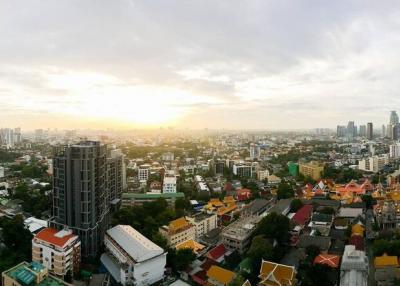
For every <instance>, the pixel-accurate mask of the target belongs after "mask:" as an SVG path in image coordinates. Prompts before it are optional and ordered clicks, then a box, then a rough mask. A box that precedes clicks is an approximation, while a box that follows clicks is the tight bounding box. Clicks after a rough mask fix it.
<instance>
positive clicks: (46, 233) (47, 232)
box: [35, 227, 75, 247]
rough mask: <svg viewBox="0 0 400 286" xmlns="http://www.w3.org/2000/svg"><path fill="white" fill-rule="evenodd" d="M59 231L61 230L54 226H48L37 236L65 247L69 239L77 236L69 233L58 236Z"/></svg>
mask: <svg viewBox="0 0 400 286" xmlns="http://www.w3.org/2000/svg"><path fill="white" fill-rule="evenodd" d="M57 232H59V231H58V230H56V229H54V228H50V227H48V228H45V229H43V230H41V231H39V232H38V233H37V234H36V236H35V238H36V239H40V240H43V241H46V242H48V243H51V244H54V245H56V246H59V247H64V245H65V244H66V243H67V242H68V240H70V239H71V238H73V237H74V236H75V235H74V234H69V235H66V236H63V237H57V236H55V234H56V233H57Z"/></svg>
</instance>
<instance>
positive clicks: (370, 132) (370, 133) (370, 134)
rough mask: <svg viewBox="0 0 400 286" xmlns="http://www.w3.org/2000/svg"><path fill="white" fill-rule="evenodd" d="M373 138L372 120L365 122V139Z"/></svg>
mask: <svg viewBox="0 0 400 286" xmlns="http://www.w3.org/2000/svg"><path fill="white" fill-rule="evenodd" d="M373 138H374V125H373V124H372V122H368V123H367V139H368V140H372V139H373Z"/></svg>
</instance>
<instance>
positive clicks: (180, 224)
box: [169, 217, 189, 232]
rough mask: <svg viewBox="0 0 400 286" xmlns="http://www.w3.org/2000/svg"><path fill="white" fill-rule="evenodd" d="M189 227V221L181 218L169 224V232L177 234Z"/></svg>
mask: <svg viewBox="0 0 400 286" xmlns="http://www.w3.org/2000/svg"><path fill="white" fill-rule="evenodd" d="M188 225H189V223H188V221H187V220H186V219H185V218H184V217H181V218H178V219H176V220H173V221H171V222H170V223H169V230H170V231H172V232H175V231H178V230H180V229H183V228H185V227H187V226H188Z"/></svg>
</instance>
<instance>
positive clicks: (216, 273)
mask: <svg viewBox="0 0 400 286" xmlns="http://www.w3.org/2000/svg"><path fill="white" fill-rule="evenodd" d="M207 277H208V280H207V282H208V284H207V285H210V286H212V285H214V286H225V285H229V284H230V283H231V282H232V281H233V279H235V277H236V273H235V272H232V271H229V270H226V269H224V268H222V267H219V266H216V265H213V266H211V267H210V269H208V271H207Z"/></svg>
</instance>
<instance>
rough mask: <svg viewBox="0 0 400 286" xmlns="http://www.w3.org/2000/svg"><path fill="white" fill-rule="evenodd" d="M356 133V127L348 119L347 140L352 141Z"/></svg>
mask: <svg viewBox="0 0 400 286" xmlns="http://www.w3.org/2000/svg"><path fill="white" fill-rule="evenodd" d="M355 133H356V127H355V125H354V121H349V123H348V124H347V139H348V140H349V141H353V140H354V137H355Z"/></svg>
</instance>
